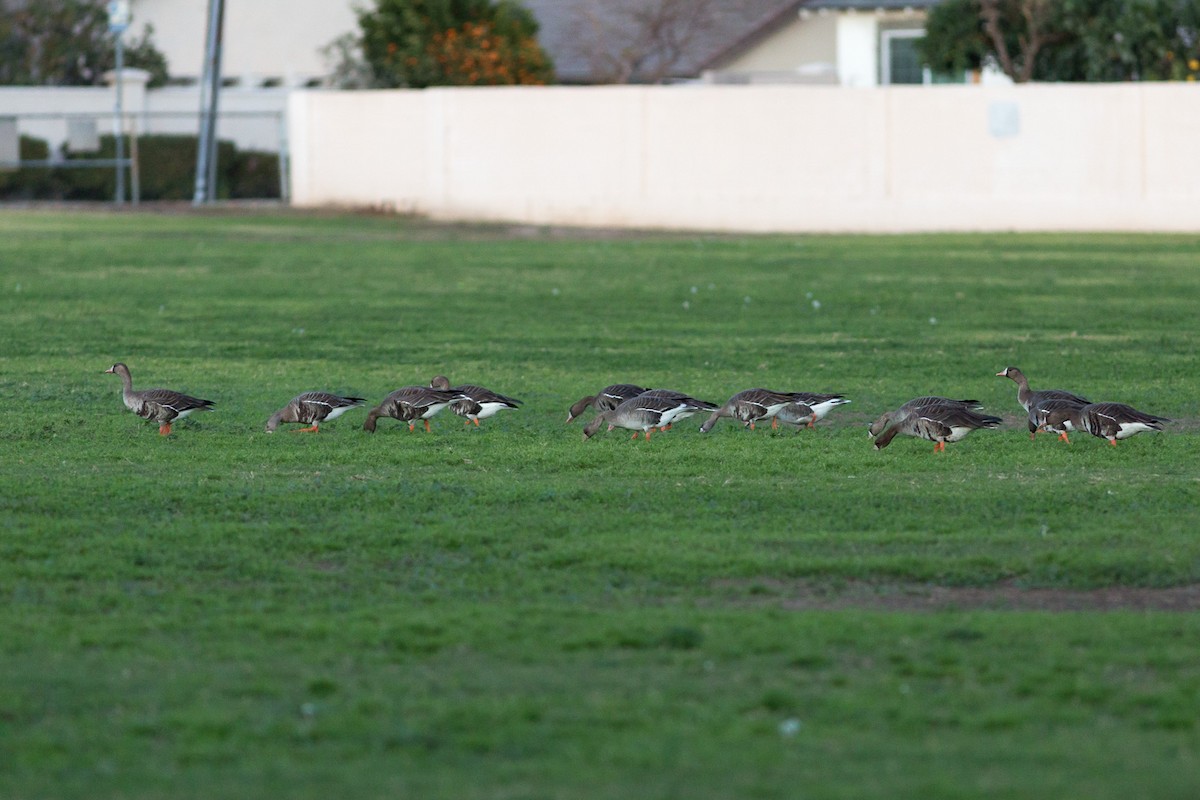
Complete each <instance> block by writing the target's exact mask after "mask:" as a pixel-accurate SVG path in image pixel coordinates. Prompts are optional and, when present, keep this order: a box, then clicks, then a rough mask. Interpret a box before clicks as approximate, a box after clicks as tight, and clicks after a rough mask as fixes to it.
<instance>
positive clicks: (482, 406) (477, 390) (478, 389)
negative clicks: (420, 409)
mask: <svg viewBox="0 0 1200 800" xmlns="http://www.w3.org/2000/svg"><path fill="white" fill-rule="evenodd" d="M429 387H430V388H431V389H441V390H443V391H450V392H454V393H455V394H458V395H459V399H457V400H452V401H450V410H451V411H453V412H454V413H455V414H457V415H458V416H460V417H466V420H467V423H466V424H467V425H470V424H471V423H472V422H474V423H475V427H477V428H478V427H479V420H481V419H487V418H488V417H490V416H492V415H493V414H496V413H497V412H499V411H502V410H504V409H506V408H517V407H518V406H520V405H521V401H520V400H514V399H513V398H511V397H505V396H504V395H502V394H497V393H496V392H493V391H492V390H491V389H485V388H484V387H482V386H476V385H475V384H473V383H464V384H463V385H462V386H451V385H450V379H449V378H447V377H446V376H445V375H438V376H437V377H435V378H434V379H433V380H431V381H430V382H429Z"/></svg>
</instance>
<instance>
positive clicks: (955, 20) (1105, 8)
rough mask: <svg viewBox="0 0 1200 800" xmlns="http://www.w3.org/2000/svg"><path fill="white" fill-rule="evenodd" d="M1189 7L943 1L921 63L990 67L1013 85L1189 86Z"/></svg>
mask: <svg viewBox="0 0 1200 800" xmlns="http://www.w3.org/2000/svg"><path fill="white" fill-rule="evenodd" d="M1198 31H1200V3H1197V0H948V1H947V2H945V3H941V4H939V5H937V6H935V7H934V8H933V9H932V10H931V11H930V13H929V17H928V19H927V24H926V35H925V38H924V39H922V40H921V42H920V43H919V44H918V48H919V51H920V53H921V55H922V58H924V60H925V61H926V63H928V64H929V66H931V67H932V68H933V69H935V70H938V71H956V72H957V71H961V70H963V69H978V68H979V67H980V66H981V65H982V64H983V63H984V62H988V61H990V62H991V63H994V64H995V65H996V66H997V67H999V68H1000V69H1001V70H1002V71H1003V72H1004V73H1005V74H1007V75H1008V76H1009V77H1011V78H1012V79H1013V80H1014V81H1016V82H1018V83H1022V82H1025V81H1029V80H1041V81H1129V80H1185V79H1186V80H1195V79H1196V78H1197V77H1198V76H1200V33H1198Z"/></svg>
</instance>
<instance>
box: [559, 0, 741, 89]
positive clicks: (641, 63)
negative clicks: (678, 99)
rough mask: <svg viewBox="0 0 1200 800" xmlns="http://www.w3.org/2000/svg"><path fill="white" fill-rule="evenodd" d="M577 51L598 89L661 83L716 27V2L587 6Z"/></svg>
mask: <svg viewBox="0 0 1200 800" xmlns="http://www.w3.org/2000/svg"><path fill="white" fill-rule="evenodd" d="M577 13H578V18H577V19H576V20H574V24H575V28H576V31H575V33H576V35H575V37H574V40H575V42H576V45H575V46H576V49H577V50H578V51H579V53H580V54H581V55H582V56H583V57H584V58H585V59H586V60H587V62H588V65H589V67H590V68H591V72H592V77H593V78H594V79H595V80H597V81H599V82H601V83H630V82H634V81H636V82H640V83H662V82H663V81H664V80H666V79H667V78H669V77H670V76H671V74H672V72H674V71H675V70H676V69H677V68H678V67H679V66H681V63H682V61H683V59H684V58H685V57H686V56H687V55H688V53H689V52H690V51H691V50H692V49H693V46H694V45H695V43H696V42H697V40H698V39H699V38H700V37H702V36H704V35H705V34H706V33H707V32H708V31H710V30H711V29H712V27H713V25H714V24H715V22H716V13H717V8H716V3H715V0H617V2H613V1H612V0H592V2H590V3H588V4H585V5H581V6H579V10H578V12H577Z"/></svg>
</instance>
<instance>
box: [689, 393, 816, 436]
mask: <svg viewBox="0 0 1200 800" xmlns="http://www.w3.org/2000/svg"><path fill="white" fill-rule="evenodd" d="M795 399H796V398H795V396H794V395H793V394H792V393H791V392H775V391H772V390H770V389H745V390H743V391H740V392H738V393H737V394H735V395H734V396H733V397H731V398H729V399H728V400H726V401H725V405H723V406H721V407H720V408H718V409H717V410H715V411H713V413H712V414H711V415H710V416H709V418H708V419H706V420H705V421H704V424H703V425H701V426H700V432H701V433H708V432H709V431H711V430H712V428H713V426H714V425H716V424H717V420H719V419H721V417H730V418H732V419H736V420H737V421H738V422H740V423H742V425H744V426H745V427H747V428H749V429H750V430H754V423H755V422H757V421H759V420H763V419H771V418H773V417H774V416H775V415H776V414H778V413H779V410H780V409H781V408H783V407H784V406H786V405H787V404H788V403H793V402H795Z"/></svg>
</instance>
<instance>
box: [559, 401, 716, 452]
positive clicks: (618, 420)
mask: <svg viewBox="0 0 1200 800" xmlns="http://www.w3.org/2000/svg"><path fill="white" fill-rule="evenodd" d="M696 410H697V409H696V408H695V406H693V405H692V404H691V403H690V402H689V401H688V400H686V399H685V400H672V399H669V398H665V397H647V396H645V395H639V396H638V397H632V398H630V399H628V400H626V401H625V402H623V403H621V404H620V405H619V406H617V407H616V408H613V409H610V410H608V411H601V412H600V413H599V414H597V415H596V416H594V417H592V419H591V420H590V421H589V422H588V424H587V425H585V426H584V428H583V440H584V441H585V442H586V441H587V440H588V439H590V438H592V436H593V435H594V434H595V433H596V431H598V430H600V426H601V425H604V424H605V423H607V424H608V429H609V430H610V431H611V430H612V429H613V428H625V429H627V430H631V431H633V438H634V439H636V438H637V435H638V431H642V432H643V433H645V435H646V441H650V432H651V431H653V430H654V429H655V428H666V427H667V426H668V425H670V424H671V422H672V421H673V420H675V419H676V418H678V417H679V416H680V415H681V414H688V413H695V411H696Z"/></svg>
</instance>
